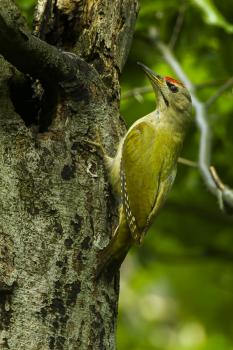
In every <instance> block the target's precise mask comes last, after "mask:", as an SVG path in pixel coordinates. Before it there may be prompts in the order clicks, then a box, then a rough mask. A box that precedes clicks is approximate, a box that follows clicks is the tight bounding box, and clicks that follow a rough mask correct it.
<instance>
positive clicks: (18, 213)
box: [0, 0, 137, 350]
mask: <svg viewBox="0 0 233 350" xmlns="http://www.w3.org/2000/svg"><path fill="white" fill-rule="evenodd" d="M136 14H137V1H136V0H115V1H114V2H111V1H108V0H96V1H92V0H80V1H77V0H69V1H65V0H59V1H55V0H39V3H38V6H37V11H36V15H35V27H34V36H32V35H31V33H30V31H29V30H28V28H27V27H26V25H25V23H24V22H23V20H22V18H21V16H20V14H19V12H18V10H17V8H16V7H15V4H14V3H13V2H10V0H0V54H2V55H3V56H4V58H3V57H1V56H0V57H1V58H0V349H12V350H16V349H17V350H51V349H56V350H61V349H62V350H66V349H69V350H73V349H79V350H82V349H85V350H86V349H95V350H97V349H101V350H103V349H115V330H116V318H117V301H118V292H119V288H118V284H119V276H115V277H114V278H112V279H109V278H108V276H107V275H103V276H101V277H100V278H99V279H96V278H95V266H96V259H97V254H98V252H99V250H100V249H101V248H103V247H104V246H105V245H106V244H107V243H108V241H109V239H110V237H111V235H112V232H113V231H114V228H115V226H116V224H117V205H116V203H115V201H114V198H113V196H112V194H111V190H110V187H109V184H108V181H107V174H106V173H105V169H104V166H103V161H102V159H101V157H100V156H99V154H98V151H97V150H96V149H95V148H93V147H92V146H90V144H89V143H88V142H87V139H95V135H96V129H98V130H99V133H100V136H101V139H102V142H103V144H104V145H105V147H106V149H107V150H108V151H109V153H110V154H114V145H115V144H116V143H117V141H118V139H119V137H120V135H121V134H122V133H123V132H124V125H123V123H122V121H121V119H120V115H119V80H118V78H119V73H120V72H121V71H122V68H123V66H124V63H125V61H126V58H127V54H128V51H129V47H130V43H131V40H132V35H133V27H134V23H135V20H136ZM9 35H11V39H10V38H9ZM61 50H66V51H73V52H74V53H75V54H76V55H77V56H78V57H75V56H74V57H72V56H69V55H67V54H65V53H63V52H62V51H61ZM16 68H17V69H16ZM28 74H30V77H29V76H28ZM31 77H33V79H34V80H32V78H31ZM35 79H39V81H40V82H38V81H36V82H35Z"/></svg>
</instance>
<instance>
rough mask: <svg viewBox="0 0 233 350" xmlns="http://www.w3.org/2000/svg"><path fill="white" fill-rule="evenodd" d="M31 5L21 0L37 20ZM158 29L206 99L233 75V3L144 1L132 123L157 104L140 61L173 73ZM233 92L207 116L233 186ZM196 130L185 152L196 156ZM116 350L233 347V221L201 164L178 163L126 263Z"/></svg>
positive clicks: (125, 78)
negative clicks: (156, 38) (158, 42)
mask: <svg viewBox="0 0 233 350" xmlns="http://www.w3.org/2000/svg"><path fill="white" fill-rule="evenodd" d="M33 2H34V1H33V0H18V3H19V5H20V7H21V8H22V9H23V11H24V14H25V15H27V16H28V17H29V19H30V18H31V14H32V12H33ZM153 28H157V29H159V32H160V37H161V39H162V40H163V41H164V42H166V43H167V44H168V45H170V47H172V48H173V50H174V53H175V55H176V57H177V59H178V60H179V62H180V63H181V65H182V67H183V69H184V70H185V72H186V74H187V75H188V77H189V78H190V79H191V80H192V82H193V83H194V84H195V85H196V87H197V94H198V97H199V98H200V100H202V101H206V100H208V99H209V98H210V97H211V96H213V94H214V93H215V92H216V91H217V90H218V89H219V87H220V86H221V85H222V84H223V83H224V82H225V81H227V80H228V79H229V78H230V77H232V76H233V64H232V63H233V1H229V0H221V1H220V0H215V1H214V0H189V1H181V0H166V1H165V0H141V1H140V13H139V17H138V21H137V26H136V31H135V36H134V41H133V45H132V49H131V52H130V55H129V59H128V62H127V64H126V66H125V69H124V72H123V75H122V79H121V86H122V102H121V113H122V115H123V116H124V118H125V120H126V121H127V123H128V125H130V124H131V123H132V122H133V121H135V120H136V119H137V118H139V117H141V116H143V115H145V114H146V113H149V112H150V111H152V110H153V109H154V108H155V101H154V95H153V93H147V94H141V95H140V94H136V95H135V96H128V97H127V94H126V92H128V91H131V90H132V89H133V88H135V87H144V86H149V83H148V81H147V79H146V78H145V75H144V74H143V72H142V71H141V70H140V69H139V67H138V66H137V65H136V62H137V61H142V62H143V63H145V64H147V65H148V66H149V67H151V68H152V69H154V70H155V71H156V72H158V73H160V74H162V75H163V74H164V75H172V76H175V75H174V73H173V72H172V71H171V69H170V68H169V67H168V66H167V64H166V63H165V62H164V61H163V58H162V57H161V55H160V54H159V53H158V52H157V51H156V49H155V47H153V46H152V44H151V43H150V42H149V41H148V40H147V38H148V33H149V32H150V31H151V29H153ZM232 94H233V92H232V88H231V89H228V90H227V91H225V92H224V94H222V95H221V97H220V98H219V99H218V100H217V101H216V102H215V103H214V104H213V105H212V107H211V109H210V110H209V116H208V118H209V120H208V121H209V124H210V127H211V130H212V142H213V148H212V163H213V164H214V165H215V166H216V168H217V169H218V171H219V174H220V175H221V177H222V179H223V181H224V182H225V183H227V184H228V185H229V186H231V187H233V158H232V155H233V98H232V97H233V95H232ZM198 145H199V132H198V130H197V128H196V126H195V123H194V124H193V127H192V129H191V130H190V133H189V135H188V137H187V139H186V143H185V147H184V151H183V156H185V157H187V158H189V159H192V160H197V154H198ZM117 338H118V339H117V343H118V350H129V349H133V350H152V349H153V350H233V219H232V217H230V216H227V215H226V214H223V213H222V212H221V211H220V209H219V206H218V203H217V199H216V198H215V197H213V196H212V195H211V194H210V193H208V191H207V189H206V187H205V185H204V183H203V180H202V178H201V176H200V174H199V172H198V170H197V169H195V168H188V167H185V166H183V165H179V168H178V175H177V178H176V181H175V184H174V186H173V189H172V192H171V194H170V196H169V199H168V201H167V203H166V205H165V206H164V208H163V210H162V212H161V213H160V215H159V217H158V218H157V219H156V221H155V223H154V225H153V227H152V228H151V229H150V231H149V232H148V235H147V236H146V238H145V241H144V244H143V246H142V247H141V248H140V249H139V248H135V249H134V250H133V251H132V253H131V254H130V255H129V256H128V257H127V259H126V261H125V262H124V265H123V267H122V274H121V293H120V303H119V323H118V332H117Z"/></svg>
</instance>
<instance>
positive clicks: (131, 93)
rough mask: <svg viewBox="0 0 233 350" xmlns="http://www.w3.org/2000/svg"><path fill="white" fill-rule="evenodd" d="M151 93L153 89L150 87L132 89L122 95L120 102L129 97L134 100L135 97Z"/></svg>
mask: <svg viewBox="0 0 233 350" xmlns="http://www.w3.org/2000/svg"><path fill="white" fill-rule="evenodd" d="M152 91H153V88H152V87H151V86H141V87H137V88H134V89H132V90H128V91H125V92H123V93H122V95H121V100H126V99H127V98H129V97H134V98H136V97H137V96H141V95H144V94H147V93H150V92H152Z"/></svg>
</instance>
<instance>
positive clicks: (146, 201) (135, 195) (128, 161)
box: [121, 122, 162, 238]
mask: <svg viewBox="0 0 233 350" xmlns="http://www.w3.org/2000/svg"><path fill="white" fill-rule="evenodd" d="M161 169H162V157H161V156H160V155H159V153H158V144H157V142H156V129H155V128H154V126H153V125H152V124H151V123H148V122H141V123H139V124H137V125H136V126H135V127H134V128H133V129H132V130H131V131H130V133H129V134H128V135H127V137H126V139H125V141H124V145H123V152H122V160H121V190H122V201H123V207H124V210H125V214H126V217H127V222H128V225H129V227H130V230H131V232H132V234H133V235H134V236H136V237H138V236H140V234H141V233H142V232H143V231H144V228H145V227H146V226H147V224H148V217H149V216H150V213H151V212H152V210H153V207H154V205H155V202H156V197H157V195H158V188H159V179H160V172H161ZM138 238H140V237H138Z"/></svg>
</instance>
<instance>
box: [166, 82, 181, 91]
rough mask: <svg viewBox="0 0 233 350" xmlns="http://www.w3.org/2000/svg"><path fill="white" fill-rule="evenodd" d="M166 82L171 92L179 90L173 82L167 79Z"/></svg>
mask: <svg viewBox="0 0 233 350" xmlns="http://www.w3.org/2000/svg"><path fill="white" fill-rule="evenodd" d="M166 84H167V86H168V88H169V90H170V91H171V92H173V93H175V92H177V91H178V90H179V89H178V87H177V86H176V85H174V84H171V83H169V82H168V81H166Z"/></svg>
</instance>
